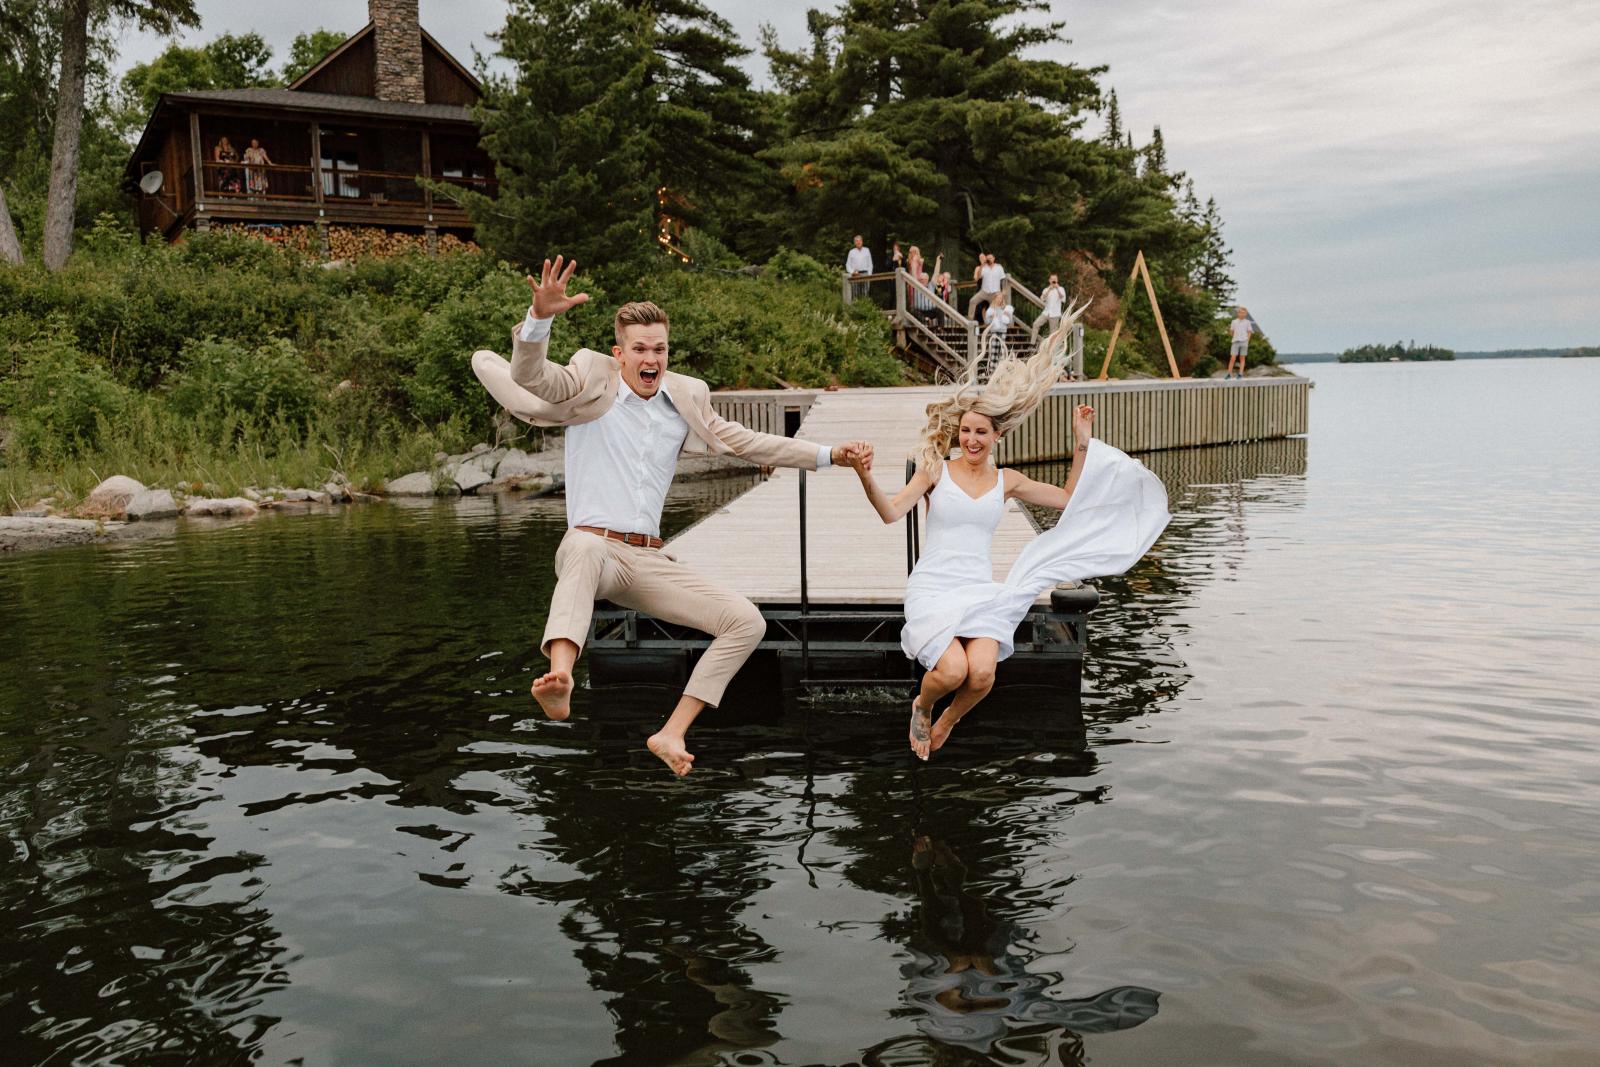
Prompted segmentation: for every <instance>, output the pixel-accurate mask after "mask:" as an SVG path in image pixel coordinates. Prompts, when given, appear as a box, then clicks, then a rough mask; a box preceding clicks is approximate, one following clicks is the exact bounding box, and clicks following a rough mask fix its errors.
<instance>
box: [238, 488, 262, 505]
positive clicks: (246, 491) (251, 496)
mask: <svg viewBox="0 0 1600 1067" xmlns="http://www.w3.org/2000/svg"><path fill="white" fill-rule="evenodd" d="M239 495H240V496H242V497H244V498H245V499H246V500H249V501H251V502H253V503H256V504H259V503H261V490H259V489H257V488H256V487H255V486H253V485H247V486H245V487H244V488H243V489H241V490H239Z"/></svg>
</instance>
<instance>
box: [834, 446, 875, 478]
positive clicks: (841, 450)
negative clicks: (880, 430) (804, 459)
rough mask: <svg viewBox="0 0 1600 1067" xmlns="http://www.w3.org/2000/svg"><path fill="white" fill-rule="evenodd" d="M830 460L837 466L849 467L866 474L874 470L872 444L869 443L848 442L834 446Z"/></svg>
mask: <svg viewBox="0 0 1600 1067" xmlns="http://www.w3.org/2000/svg"><path fill="white" fill-rule="evenodd" d="M830 458H831V459H832V461H833V463H834V465H835V466H849V467H852V468H854V469H855V470H856V471H857V472H858V473H861V474H865V473H867V472H869V471H871V470H872V444H871V442H869V441H846V442H845V443H844V444H842V445H834V446H833V452H832V454H831V456H830Z"/></svg>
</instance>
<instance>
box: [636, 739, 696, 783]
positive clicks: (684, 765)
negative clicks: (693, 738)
mask: <svg viewBox="0 0 1600 1067" xmlns="http://www.w3.org/2000/svg"><path fill="white" fill-rule="evenodd" d="M644 745H645V747H646V748H648V749H649V750H650V751H651V752H653V753H654V754H655V756H656V758H657V759H659V760H660V761H661V762H662V763H665V764H666V765H667V769H668V770H670V771H671V772H672V773H673V774H675V775H677V776H678V777H679V778H682V777H683V776H684V775H686V774H688V773H689V772H690V771H692V770H694V754H693V753H691V752H690V751H689V750H688V749H687V748H684V747H683V738H681V737H678V736H677V735H676V734H669V733H667V732H666V731H665V730H663V731H662V732H661V733H658V734H651V735H650V740H648V741H646V742H645V743H644Z"/></svg>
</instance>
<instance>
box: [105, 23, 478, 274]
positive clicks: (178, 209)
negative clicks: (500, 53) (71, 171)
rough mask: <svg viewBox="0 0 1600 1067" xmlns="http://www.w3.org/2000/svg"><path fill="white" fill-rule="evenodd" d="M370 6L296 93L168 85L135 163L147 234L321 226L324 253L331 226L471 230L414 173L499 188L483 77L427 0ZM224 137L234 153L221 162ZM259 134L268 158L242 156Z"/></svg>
mask: <svg viewBox="0 0 1600 1067" xmlns="http://www.w3.org/2000/svg"><path fill="white" fill-rule="evenodd" d="M367 11H368V15H369V18H370V21H369V22H368V23H367V25H366V26H364V27H362V28H361V29H360V30H359V31H357V32H356V33H355V34H353V35H352V36H350V37H349V38H347V39H346V40H345V41H344V43H342V44H340V45H339V46H338V47H337V48H335V49H334V50H333V51H332V52H329V53H328V54H327V55H326V56H324V57H323V58H322V60H321V61H319V62H318V63H317V64H316V65H315V66H313V67H312V68H311V69H310V70H308V71H306V72H305V73H304V74H303V75H301V76H300V78H299V79H298V80H296V81H295V82H294V83H293V84H292V85H290V86H288V87H287V88H282V89H219V90H208V91H196V92H174V93H163V94H162V95H161V98H160V100H159V102H158V103H157V104H156V107H155V110H154V112H153V113H152V114H151V116H150V119H149V121H148V122H147V123H146V125H145V129H144V133H143V135H142V136H141V137H140V138H139V144H138V147H137V148H135V149H134V152H133V156H132V158H131V159H130V160H129V161H128V165H127V167H126V169H125V171H124V179H125V181H126V182H127V185H128V187H129V188H130V189H131V190H132V191H133V192H134V194H135V196H136V197H137V205H138V206H137V211H138V219H139V231H140V234H141V236H143V235H147V234H160V235H161V236H162V237H163V238H165V239H167V240H176V239H177V238H179V237H181V236H182V234H183V233H184V232H185V231H186V230H188V229H199V230H208V229H210V228H211V226H212V225H214V224H215V225H220V224H224V223H229V224H243V225H247V226H252V227H261V228H263V229H274V228H279V227H285V226H315V227H316V229H317V231H318V233H319V235H320V237H321V244H322V248H323V250H324V251H326V249H327V229H328V227H329V226H352V227H354V226H365V227H378V228H382V229H385V230H390V231H399V232H409V233H422V234H426V235H427V236H428V238H429V241H430V244H431V243H432V241H433V240H435V239H436V238H437V236H438V235H439V234H440V233H454V234H456V235H458V236H462V237H470V236H471V234H472V223H471V221H470V219H469V218H468V217H467V213H466V211H465V210H464V209H462V208H461V207H460V206H459V205H458V204H457V203H456V201H455V200H453V199H451V198H450V197H449V196H448V195H445V194H443V193H438V192H433V191H430V190H427V189H424V188H422V186H421V185H419V184H418V182H417V178H418V176H420V175H428V176H430V177H432V178H433V179H435V180H436V181H437V182H439V183H443V184H444V185H447V186H459V187H461V188H464V189H471V190H476V191H478V192H482V193H487V194H489V195H491V196H492V195H493V194H494V191H495V182H494V178H493V175H494V165H493V162H492V161H491V160H490V158H489V156H488V154H487V153H485V152H484V151H483V149H482V148H480V147H479V144H478V126H477V123H476V122H474V121H473V118H472V112H471V110H470V108H471V105H473V104H475V103H477V101H478V99H479V98H480V97H481V95H482V86H481V85H480V84H479V83H478V80H477V79H476V78H474V77H473V76H472V74H471V73H469V72H468V71H467V69H466V68H465V67H463V66H462V65H461V64H460V63H458V62H457V61H456V60H455V58H454V57H452V56H451V55H450V53H448V52H446V51H445V50H444V48H443V47H441V46H440V44H439V42H438V41H436V40H434V39H433V37H432V36H430V35H429V34H428V32H427V31H426V30H424V29H422V27H421V25H420V24H419V23H418V20H417V0H368V4H367ZM224 138H226V139H227V141H228V142H229V143H230V144H231V145H232V147H233V150H234V152H235V153H237V156H238V158H237V159H235V160H231V161H230V160H227V159H219V158H218V155H219V152H218V148H219V146H220V145H221V144H222V141H223V139H224ZM252 141H254V142H255V143H257V144H258V145H259V146H260V147H261V148H263V149H265V151H266V154H267V158H268V159H270V161H271V162H270V163H259V162H258V163H255V164H254V165H252V164H251V163H248V162H246V161H245V151H246V149H248V148H249V147H250V146H251V143H252ZM156 172H159V173H160V175H161V177H160V178H159V179H155V178H151V177H150V175H152V174H153V173H156ZM152 190H153V191H152Z"/></svg>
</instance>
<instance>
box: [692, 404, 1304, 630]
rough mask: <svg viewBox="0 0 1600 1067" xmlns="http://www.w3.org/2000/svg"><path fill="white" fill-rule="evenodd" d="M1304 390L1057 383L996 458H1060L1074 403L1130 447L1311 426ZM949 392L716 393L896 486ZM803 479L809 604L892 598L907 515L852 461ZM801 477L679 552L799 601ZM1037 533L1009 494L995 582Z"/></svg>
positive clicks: (898, 584) (703, 530)
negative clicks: (893, 512) (874, 489)
mask: <svg viewBox="0 0 1600 1067" xmlns="http://www.w3.org/2000/svg"><path fill="white" fill-rule="evenodd" d="M1309 388H1310V383H1309V382H1308V380H1307V379H1305V378H1263V379H1247V380H1244V381H1228V382H1223V381H1209V380H1199V381H1197V380H1180V381H1148V380H1145V381H1112V382H1073V383H1063V384H1061V385H1059V386H1057V387H1056V388H1055V389H1054V390H1052V391H1051V394H1050V396H1049V397H1047V398H1046V399H1045V402H1044V403H1043V404H1042V405H1040V408H1039V410H1038V411H1036V412H1035V413H1034V414H1033V416H1032V417H1031V418H1029V419H1028V421H1027V422H1025V423H1024V424H1023V425H1022V426H1020V427H1018V428H1017V430H1016V431H1014V432H1013V433H1012V434H1010V435H1008V436H1007V437H1006V438H1004V439H1002V441H1001V442H1000V445H999V447H998V448H997V449H996V458H997V460H998V462H1000V463H1002V464H1008V463H1025V462H1037V461H1048V460H1058V459H1064V458H1066V456H1067V455H1068V454H1069V453H1070V451H1071V447H1072V446H1071V433H1072V431H1071V417H1072V409H1073V407H1074V406H1075V405H1077V404H1080V403H1087V404H1092V405H1093V406H1094V407H1095V409H1096V412H1097V416H1096V420H1095V433H1096V435H1097V436H1099V437H1100V438H1101V439H1102V440H1104V441H1106V442H1107V443H1108V444H1112V445H1115V446H1116V447H1118V448H1121V449H1122V450H1124V451H1126V452H1130V453H1139V452H1146V451H1156V450H1161V449H1167V448H1182V447H1186V446H1196V445H1209V444H1223V443H1231V442H1242V441H1253V440H1269V439H1273V438H1282V437H1287V436H1290V435H1292V434H1299V433H1304V432H1305V430H1306V420H1307V410H1306V409H1307V399H1308V392H1309ZM947 393H948V389H947V388H946V387H941V386H927V387H913V388H886V389H841V390H838V391H835V392H827V391H822V390H797V389H790V390H748V391H738V392H722V393H713V394H712V403H713V404H714V405H715V406H716V408H717V410H718V411H719V412H721V413H722V414H723V415H724V416H726V417H727V418H731V419H737V420H738V421H740V422H742V423H744V424H745V425H747V426H750V427H751V428H752V429H759V430H762V431H764V432H767V433H784V432H785V430H786V429H789V430H792V429H793V427H794V426H795V425H796V423H797V422H798V425H799V432H798V434H796V436H798V437H800V438H803V439H805V440H808V441H817V442H820V443H826V444H839V443H841V442H844V441H849V440H854V439H858V438H859V439H865V440H868V441H871V442H872V444H873V446H874V448H875V449H876V456H877V458H876V461H875V464H874V467H873V476H874V478H876V480H877V482H878V484H879V485H881V486H882V487H883V488H884V490H885V492H887V493H889V494H890V495H893V494H894V493H895V492H897V491H898V490H899V489H900V487H901V486H903V485H904V484H905V460H906V458H907V457H908V456H910V455H912V454H913V453H914V452H915V451H916V450H917V448H918V447H919V440H918V438H919V436H920V434H921V431H922V427H923V424H924V422H925V421H926V411H927V406H928V404H929V403H931V402H932V401H934V400H936V399H939V398H941V397H943V396H945V395H947ZM806 477H807V481H806V495H807V509H806V519H807V528H808V532H809V551H808V556H807V559H808V563H809V567H808V577H809V580H810V581H809V584H810V597H811V599H812V601H813V602H816V603H824V604H841V605H845V604H853V605H865V604H889V605H894V606H898V605H899V604H900V603H901V599H902V597H903V594H904V591H905V577H906V544H905V542H906V538H905V529H904V526H903V524H897V525H895V526H892V527H890V526H885V525H884V524H883V523H882V522H881V521H880V520H879V518H878V516H877V514H876V513H875V512H874V511H873V510H872V508H871V506H870V505H869V504H868V503H867V500H866V495H865V494H864V493H862V491H861V486H860V484H859V483H858V482H857V479H856V476H855V473H854V472H853V471H850V470H848V469H842V470H825V471H820V472H818V473H816V474H809V475H807V476H806ZM799 479H800V475H799V472H797V471H792V470H780V471H778V472H776V473H775V474H774V475H773V476H772V477H771V478H770V479H768V480H767V481H765V482H763V483H762V484H760V485H758V486H756V487H755V488H754V489H751V490H750V491H749V492H748V493H746V494H744V495H743V496H742V497H740V498H739V499H737V500H734V501H732V502H731V503H729V504H728V505H726V506H724V507H722V508H720V509H718V510H717V511H716V512H714V513H713V514H711V515H709V516H707V517H706V518H704V519H702V520H701V521H700V522H699V523H697V524H695V525H694V526H692V527H690V528H689V529H687V530H685V531H684V532H682V533H681V534H679V535H678V536H677V537H676V538H674V539H673V541H672V547H671V551H672V552H673V553H674V554H675V555H676V556H677V557H678V558H679V559H681V560H683V561H684V562H685V563H688V564H689V565H690V566H692V567H695V568H697V569H699V570H701V571H703V572H704V573H706V574H715V575H718V576H719V577H720V578H722V579H723V580H725V581H727V582H729V583H730V584H731V585H732V586H733V587H734V588H735V589H736V590H738V591H739V592H740V593H742V594H744V595H745V596H747V597H749V598H750V599H751V600H753V601H755V602H756V603H757V604H774V603H786V604H793V603H797V602H798V601H799V599H800V532H799V531H800V523H799ZM1034 536H1035V531H1034V528H1033V524H1032V521H1031V520H1030V519H1029V518H1028V516H1027V514H1026V513H1025V512H1024V511H1023V510H1022V506H1021V505H1020V504H1018V503H1017V502H1015V501H1011V502H1009V503H1007V505H1006V512H1005V516H1004V518H1003V519H1002V520H1001V523H1000V528H999V530H998V531H997V532H996V534H995V541H994V549H993V559H994V566H995V577H996V578H997V579H999V578H1003V577H1004V576H1005V574H1006V572H1007V571H1008V570H1009V569H1010V567H1011V564H1012V563H1013V561H1015V559H1016V557H1017V554H1018V553H1020V552H1021V551H1022V549H1023V547H1024V546H1026V545H1027V544H1028V542H1030V541H1031V540H1032V539H1033V537H1034ZM1043 599H1044V598H1041V601H1042V600H1043Z"/></svg>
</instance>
